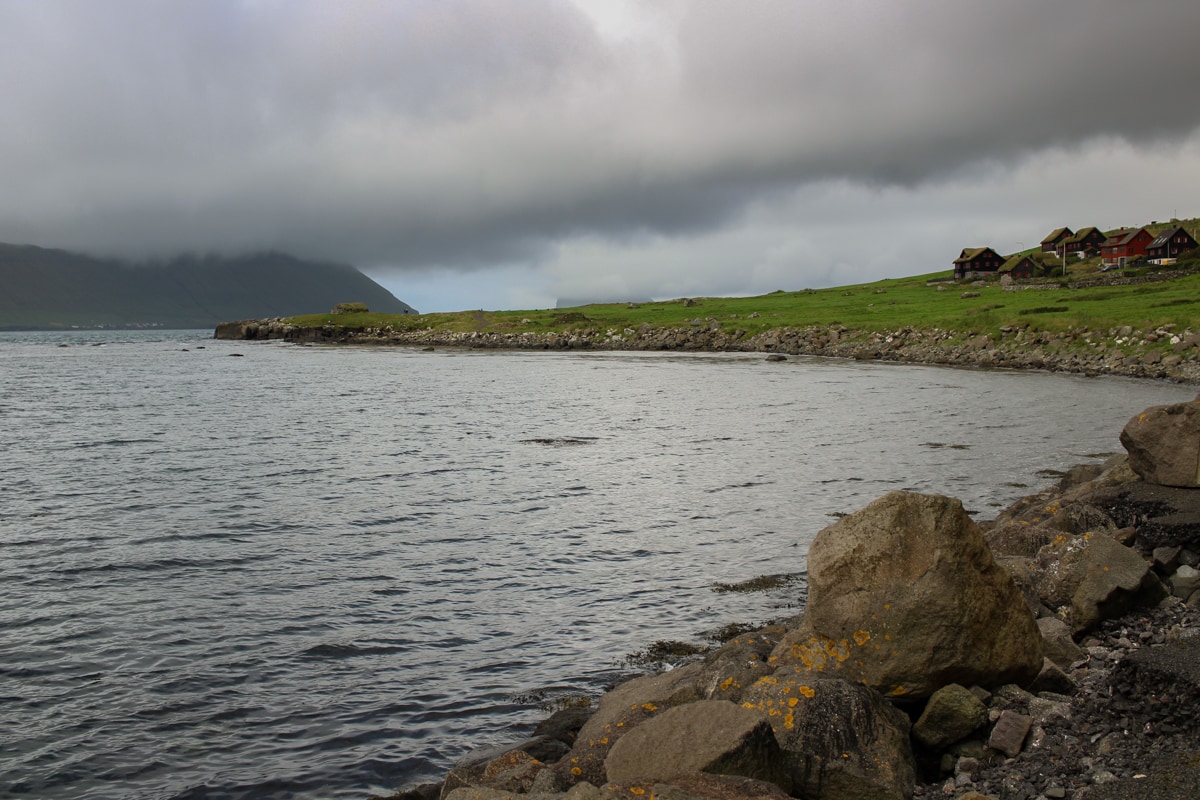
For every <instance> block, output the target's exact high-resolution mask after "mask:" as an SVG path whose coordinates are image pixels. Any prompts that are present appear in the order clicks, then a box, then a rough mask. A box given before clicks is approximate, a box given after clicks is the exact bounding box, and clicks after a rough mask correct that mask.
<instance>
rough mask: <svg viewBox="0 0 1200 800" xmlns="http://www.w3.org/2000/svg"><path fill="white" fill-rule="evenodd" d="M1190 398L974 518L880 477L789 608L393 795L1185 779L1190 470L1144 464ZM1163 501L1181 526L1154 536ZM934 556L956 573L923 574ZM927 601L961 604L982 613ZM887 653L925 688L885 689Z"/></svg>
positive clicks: (834, 797) (1193, 621)
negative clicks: (1100, 455) (1169, 536)
mask: <svg viewBox="0 0 1200 800" xmlns="http://www.w3.org/2000/svg"><path fill="white" fill-rule="evenodd" d="M1193 406H1195V407H1200V399H1198V400H1197V401H1196V402H1194V403H1187V404H1179V405H1178V407H1168V408H1163V409H1158V410H1155V409H1151V410H1149V411H1148V412H1147V413H1144V414H1141V415H1138V416H1135V417H1134V418H1133V419H1131V420H1130V423H1129V424H1130V425H1135V424H1138V425H1140V424H1144V422H1145V420H1147V419H1153V418H1162V419H1165V420H1167V424H1168V430H1169V431H1170V433H1171V436H1170V437H1168V438H1167V439H1166V440H1161V441H1156V442H1155V443H1154V444H1153V445H1152V446H1148V445H1146V444H1145V443H1146V442H1147V441H1154V440H1155V437H1142V438H1141V439H1139V443H1138V445H1137V446H1136V448H1135V449H1136V451H1137V456H1136V457H1137V459H1139V460H1140V462H1141V463H1140V467H1141V468H1140V469H1139V470H1138V472H1135V471H1134V469H1132V468H1131V464H1130V463H1129V462H1130V458H1129V457H1126V456H1118V457H1114V458H1112V459H1110V460H1109V462H1107V463H1106V464H1105V465H1103V466H1102V467H1094V466H1093V467H1081V468H1078V469H1076V470H1072V471H1071V473H1070V474H1068V476H1066V477H1065V478H1064V479H1063V480H1062V481H1060V482H1059V484H1058V485H1056V486H1054V487H1052V488H1050V489H1047V490H1045V491H1042V492H1039V493H1036V494H1034V495H1031V496H1029V497H1027V498H1023V499H1022V500H1019V501H1017V502H1016V503H1014V504H1012V505H1011V506H1010V507H1009V508H1008V509H1005V510H1004V511H1003V512H1002V513H1001V514H1000V515H999V516H998V517H997V519H996V520H995V521H993V522H991V523H983V524H981V525H979V526H978V527H976V525H975V523H973V522H972V521H971V520H970V519H969V518H968V519H967V520H966V521H965V522H964V521H963V520H962V519H960V516H961V515H960V514H959V513H958V512H961V503H958V501H956V500H953V499H952V498H945V497H940V496H934V495H918V494H914V493H906V492H892V493H889V494H887V495H885V496H884V497H882V498H880V499H878V500H876V501H875V502H873V503H871V504H870V505H869V506H868V507H867V508H865V509H863V510H862V511H860V512H856V513H855V514H851V515H848V516H847V517H844V518H843V519H841V520H839V521H838V522H835V523H834V524H832V525H830V526H828V527H826V528H825V529H824V530H822V532H821V533H820V534H818V536H817V538H816V539H815V540H814V542H813V545H812V546H811V547H810V549H809V557H808V563H807V567H808V572H809V577H810V582H811V585H810V592H809V597H808V607H807V608H806V609H805V612H804V614H803V615H802V616H801V617H800V618H797V619H793V620H789V621H788V623H786V624H785V625H782V626H781V625H776V626H773V627H770V628H766V629H763V630H761V631H755V632H752V633H749V634H743V635H741V636H738V637H737V638H736V639H734V640H733V641H731V642H729V643H727V644H726V645H724V646H722V647H721V648H719V649H718V650H716V651H715V652H713V653H710V654H708V655H707V656H704V657H702V658H700V659H699V660H695V661H692V662H690V663H688V664H686V665H683V666H679V667H677V668H676V669H672V670H669V671H667V672H663V673H659V674H653V675H645V676H642V677H638V678H634V679H632V680H630V681H627V682H625V683H622V684H620V685H618V686H616V687H614V688H613V689H612V690H611V691H609V692H608V693H606V694H605V695H604V696H603V697H602V698H601V699H600V703H599V705H598V707H597V708H596V710H595V711H594V713H592V714H591V716H589V717H587V718H586V719H584V715H583V714H581V713H580V710H579V709H565V710H564V711H561V712H559V713H557V714H555V715H554V716H553V717H551V718H550V719H549V720H547V721H546V723H544V724H543V725H542V726H541V727H539V729H538V735H537V736H535V738H534V739H531V740H527V741H526V742H524V743H517V744H514V745H513V746H512V747H510V748H508V749H507V750H506V751H503V752H500V753H496V752H495V751H493V752H492V753H489V754H486V755H483V756H479V757H476V758H474V759H469V760H468V763H464V764H461V765H459V766H458V767H456V768H454V769H453V770H451V771H450V773H449V775H448V776H447V779H446V781H444V782H443V783H442V784H440V785H428V786H424V787H418V788H415V789H410V790H407V791H403V792H399V793H397V794H396V795H393V796H392V797H393V798H396V800H400V799H401V798H403V800H558V799H559V798H567V800H648V798H647V797H646V795H649V796H650V797H657V798H659V799H660V800H665V799H666V798H678V799H679V800H704V799H705V798H712V800H738V799H739V798H759V797H763V798H767V797H769V798H782V797H785V796H788V795H789V794H790V796H792V797H798V798H804V799H805V800H865V799H866V798H892V799H894V800H910V798H914V797H915V798H926V797H945V798H956V800H966V799H967V798H972V800H987V799H988V798H992V799H994V800H1041V799H1042V798H1047V799H1048V800H1053V799H1056V798H1069V799H1070V800H1113V799H1115V798H1122V799H1124V798H1140V797H1147V798H1149V797H1153V798H1156V800H1194V798H1195V797H1197V796H1200V717H1197V715H1196V714H1195V713H1194V710H1195V708H1196V706H1197V704H1200V571H1198V570H1196V569H1195V567H1196V566H1197V565H1198V564H1200V542H1198V541H1197V540H1198V539H1200V507H1197V505H1196V501H1197V498H1198V497H1200V489H1181V488H1176V487H1161V486H1157V485H1155V484H1150V483H1148V482H1147V481H1146V479H1145V478H1144V477H1142V475H1149V476H1151V477H1153V476H1155V475H1157V474H1158V473H1157V472H1156V470H1155V468H1154V466H1155V464H1156V463H1157V462H1158V461H1159V460H1160V459H1162V460H1165V461H1167V462H1168V463H1171V464H1174V463H1176V462H1177V461H1178V452H1177V451H1178V450H1179V449H1180V448H1183V449H1185V450H1186V449H1187V448H1188V447H1190V446H1191V444H1192V443H1193V442H1195V441H1200V414H1196V413H1194V409H1193V408H1192V407H1193ZM1181 419H1182V420H1185V421H1186V424H1183V425H1180V424H1179V421H1180V420H1181ZM1189 452H1191V451H1189ZM1189 457H1190V456H1189ZM1139 473H1140V474H1139ZM1164 488H1169V489H1170V490H1171V492H1172V493H1171V494H1166V495H1163V494H1161V493H1156V492H1155V491H1154V490H1155V489H1164ZM1180 493H1183V494H1180ZM1147 496H1149V497H1150V498H1151V499H1149V500H1147V499H1146V497H1147ZM1114 498H1118V499H1114ZM1161 516H1169V517H1173V518H1174V521H1175V522H1176V524H1177V528H1178V529H1180V530H1184V531H1187V532H1188V533H1189V534H1190V535H1185V536H1180V537H1176V538H1175V539H1173V540H1170V541H1168V542H1167V543H1165V544H1164V543H1163V541H1164V540H1163V538H1162V535H1161V532H1160V530H1159V529H1158V528H1157V527H1155V526H1154V525H1153V524H1152V523H1153V520H1154V519H1156V518H1158V517H1161ZM1022 530H1028V531H1030V532H1031V535H1028V536H1023V537H1022V536H1017V535H1014V532H1020V531H1022ZM898 545H906V546H898ZM906 549H907V550H911V551H912V552H910V553H906V552H904V551H905V550H906ZM943 562H944V564H943V565H948V566H950V567H952V568H954V569H952V570H951V572H953V573H955V574H952V575H950V576H948V577H946V578H941V579H938V578H936V577H931V576H936V574H937V573H938V572H939V567H938V564H941V563H943ZM958 573H963V574H958ZM976 574H977V575H978V577H973V576H975V575H976ZM931 580H933V581H934V583H928V582H929V581H931ZM922 584H927V585H925V589H924V590H918V588H919V586H920V585H922ZM939 595H945V596H944V597H940V598H939ZM939 602H944V603H945V604H946V605H947V606H948V607H950V608H953V607H955V606H958V605H962V604H974V605H977V606H978V608H979V613H978V615H977V616H978V620H977V623H976V622H970V621H968V620H966V619H965V618H962V619H960V618H958V617H955V616H954V614H953V613H951V614H950V615H949V616H947V615H946V614H941V613H939V612H937V611H936V610H935V608H934V607H935V606H936V605H937V604H938V603H939ZM906 609H907V610H906ZM923 611H924V613H922V612H923ZM972 613H974V612H972ZM905 614H907V615H908V616H909V617H910V619H909V620H908V622H907V623H906V624H905V626H899V627H896V626H891V620H892V617H893V616H894V615H905ZM967 616H968V617H969V616H970V614H968V615H967ZM1014 621H1015V622H1014ZM1014 624H1015V628H1014V627H1013V626H1014ZM922 625H924V626H925V627H926V628H927V629H928V630H922ZM901 627H903V628H904V630H905V631H906V632H903V633H902V632H901ZM893 628H894V629H893ZM1008 628H1013V630H1019V636H1018V638H1017V639H1011V638H1010V636H1009V634H1007V633H1005V634H1002V632H1003V631H1004V630H1006V629H1008ZM846 631H853V632H851V633H846ZM892 633H895V634H897V635H896V636H894V637H893V636H891V635H890V634H892ZM809 634H815V635H813V636H811V637H810V638H805V637H806V636H808V635H809ZM930 635H934V639H930V638H929V637H930ZM797 637H799V639H798V638H797ZM956 638H957V641H956ZM993 640H995V642H999V643H1001V644H1002V647H1001V648H1000V650H1006V651H1012V650H1020V651H1023V652H1019V653H1012V652H998V651H997V650H996V649H995V648H994V647H993V644H994V642H993ZM797 647H800V649H801V650H802V651H803V652H802V653H800V654H799V655H797V651H796V648H797ZM904 650H908V652H906V653H904V654H903V655H901V651H904ZM934 651H936V652H934ZM980 654H983V657H984V660H985V661H990V662H992V663H991V664H990V665H989V664H982V665H981V664H980V663H979V658H980ZM931 656H933V658H932V660H930V657H931ZM1013 656H1016V657H1017V658H1016V660H1015V661H1014V660H1013V658H1012V657H1013ZM1026 661H1027V662H1028V663H1025V662H1026ZM897 662H905V663H906V664H908V665H909V666H906V669H907V670H908V671H909V673H910V674H909V675H908V677H905V678H904V679H903V680H904V682H905V684H906V685H909V686H912V687H914V689H916V687H918V686H919V687H920V691H915V690H914V691H912V692H896V691H894V689H895V685H896V681H897V679H896V678H895V677H894V673H893V672H889V671H888V670H890V669H892V667H894V665H895V664H896V663H897ZM1017 663H1019V664H1020V665H1019V666H1016V667H1014V666H1012V664H1017ZM881 665H882V666H883V667H886V669H884V670H883V672H880V671H879V667H880V666H881ZM989 666H990V668H989ZM879 675H885V676H886V677H885V678H883V679H879V678H878V676H879ZM881 689H882V690H883V691H880V690H881ZM539 759H545V760H544V761H543V760H539Z"/></svg>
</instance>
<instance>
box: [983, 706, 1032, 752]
mask: <svg viewBox="0 0 1200 800" xmlns="http://www.w3.org/2000/svg"><path fill="white" fill-rule="evenodd" d="M1031 727H1033V718H1032V717H1030V716H1028V715H1026V714H1020V713H1018V712H1016V711H1012V710H1008V711H1004V712H1002V713H1001V714H1000V719H998V720H996V726H995V727H994V728H992V734H991V736H989V737H988V742H987V744H988V747H990V748H992V749H993V750H999V751H1000V752H1001V753H1004V755H1006V756H1008V757H1009V758H1016V757H1017V755H1018V754H1019V753H1020V752H1021V748H1022V747H1023V746H1024V744H1025V737H1026V735H1028V733H1029V729H1030V728H1031Z"/></svg>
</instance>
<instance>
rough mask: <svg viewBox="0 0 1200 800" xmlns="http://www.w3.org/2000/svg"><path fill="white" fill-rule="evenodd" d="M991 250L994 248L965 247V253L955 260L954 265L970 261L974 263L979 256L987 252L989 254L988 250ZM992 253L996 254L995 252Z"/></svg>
mask: <svg viewBox="0 0 1200 800" xmlns="http://www.w3.org/2000/svg"><path fill="white" fill-rule="evenodd" d="M991 249H992V248H990V247H964V248H963V251H962V255H960V256H959V257H958V258H956V259H954V263H955V264H965V263H966V262H968V261H974V260H975V259H976V258H978V257H979V256H981V255H983V254H984V253H985V252H987V251H988V250H991ZM992 252H993V253H995V251H994V250H993V251H992Z"/></svg>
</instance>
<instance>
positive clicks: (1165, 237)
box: [1146, 225, 1197, 261]
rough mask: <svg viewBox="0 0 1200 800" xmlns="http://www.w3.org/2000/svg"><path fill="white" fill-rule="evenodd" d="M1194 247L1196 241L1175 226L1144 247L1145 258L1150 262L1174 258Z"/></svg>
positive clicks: (1179, 227)
mask: <svg viewBox="0 0 1200 800" xmlns="http://www.w3.org/2000/svg"><path fill="white" fill-rule="evenodd" d="M1196 247H1197V245H1196V240H1195V239H1193V238H1192V235H1191V234H1190V233H1188V232H1187V231H1186V230H1184V229H1183V227H1182V226H1179V225H1176V226H1175V227H1174V228H1168V229H1167V230H1165V231H1163V232H1162V233H1160V234H1159V235H1158V236H1157V237H1155V239H1154V241H1152V242H1151V243H1150V244H1148V245H1146V257H1147V258H1149V259H1151V260H1152V261H1159V260H1162V259H1164V258H1176V257H1177V256H1178V255H1179V254H1180V253H1186V252H1187V251H1188V250H1194V249H1195V248H1196Z"/></svg>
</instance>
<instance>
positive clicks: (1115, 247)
mask: <svg viewBox="0 0 1200 800" xmlns="http://www.w3.org/2000/svg"><path fill="white" fill-rule="evenodd" d="M1153 240H1154V237H1153V236H1152V235H1151V234H1150V231H1148V230H1146V229H1145V228H1122V229H1121V230H1119V231H1116V232H1115V233H1113V234H1112V235H1111V236H1109V237H1108V238H1107V239H1105V240H1104V244H1102V245H1100V257H1101V258H1102V259H1103V260H1104V263H1105V264H1106V265H1108V264H1120V263H1122V261H1133V260H1134V259H1137V258H1144V257H1145V255H1146V247H1147V246H1148V245H1149V244H1150V242H1152V241H1153Z"/></svg>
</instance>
